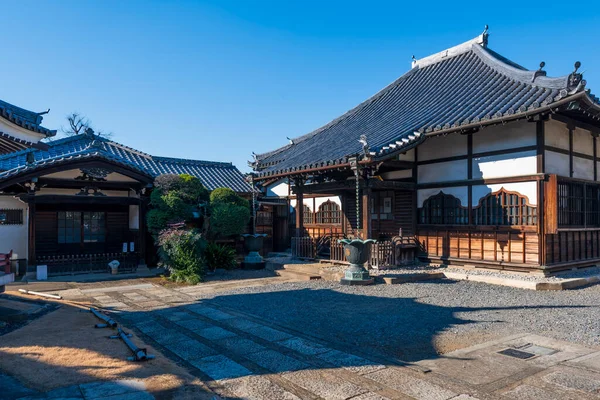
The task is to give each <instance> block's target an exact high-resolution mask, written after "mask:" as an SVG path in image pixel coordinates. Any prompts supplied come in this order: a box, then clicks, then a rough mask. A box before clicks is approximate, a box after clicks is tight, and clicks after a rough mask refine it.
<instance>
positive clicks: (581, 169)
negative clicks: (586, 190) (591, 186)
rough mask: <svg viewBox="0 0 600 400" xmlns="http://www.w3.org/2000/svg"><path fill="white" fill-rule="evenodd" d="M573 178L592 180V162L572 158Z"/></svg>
mask: <svg viewBox="0 0 600 400" xmlns="http://www.w3.org/2000/svg"><path fill="white" fill-rule="evenodd" d="M573 178H579V179H588V180H591V181H593V180H594V161H593V160H587V159H585V158H579V157H573Z"/></svg>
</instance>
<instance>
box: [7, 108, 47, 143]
mask: <svg viewBox="0 0 600 400" xmlns="http://www.w3.org/2000/svg"><path fill="white" fill-rule="evenodd" d="M0 117H2V118H3V119H5V120H7V121H9V122H11V123H13V124H15V125H17V126H19V127H21V128H23V129H27V130H28V131H31V132H35V133H39V134H42V135H44V136H46V137H52V136H56V130H50V129H48V128H44V127H43V126H41V125H36V124H32V123H31V122H29V121H26V120H24V119H22V118H20V117H19V116H17V115H13V114H11V113H9V112H7V111H6V109H1V108H0Z"/></svg>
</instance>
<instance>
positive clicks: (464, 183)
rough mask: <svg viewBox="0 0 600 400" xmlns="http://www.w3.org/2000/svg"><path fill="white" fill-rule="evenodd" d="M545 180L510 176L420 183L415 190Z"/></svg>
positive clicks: (524, 176)
mask: <svg viewBox="0 0 600 400" xmlns="http://www.w3.org/2000/svg"><path fill="white" fill-rule="evenodd" d="M545 178H546V174H532V175H521V176H512V177H506V178H487V179H463V180H460V181H448V182H434V183H421V184H419V185H417V189H435V188H444V187H457V186H469V185H472V186H477V185H496V184H500V183H517V182H530V181H539V180H544V179H545Z"/></svg>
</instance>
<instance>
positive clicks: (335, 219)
mask: <svg viewBox="0 0 600 400" xmlns="http://www.w3.org/2000/svg"><path fill="white" fill-rule="evenodd" d="M341 223H342V210H341V209H340V206H339V205H338V204H337V203H334V202H333V201H331V200H327V201H326V202H325V203H323V204H321V206H320V207H319V211H317V224H341Z"/></svg>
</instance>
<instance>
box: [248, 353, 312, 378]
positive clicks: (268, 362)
mask: <svg viewBox="0 0 600 400" xmlns="http://www.w3.org/2000/svg"><path fill="white" fill-rule="evenodd" d="M244 357H246V358H247V359H249V360H250V361H253V362H254V363H256V364H258V365H260V366H261V367H263V368H266V369H268V370H269V371H273V372H277V373H281V372H291V371H298V370H300V369H304V368H308V367H309V366H308V364H306V363H304V362H302V361H299V360H296V359H295V358H292V357H289V356H286V355H284V354H281V353H279V352H277V351H275V350H265V351H259V352H256V353H251V354H245V355H244Z"/></svg>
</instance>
